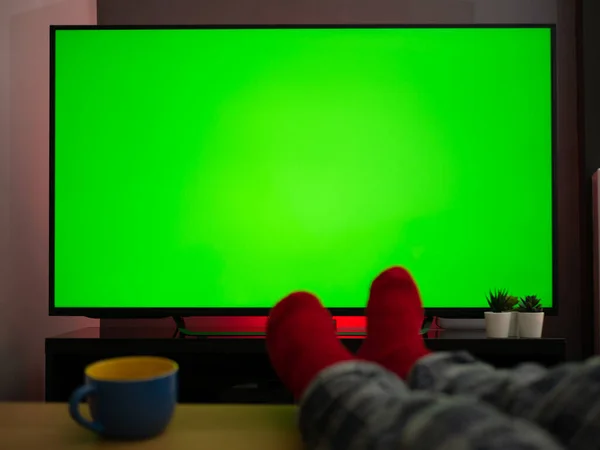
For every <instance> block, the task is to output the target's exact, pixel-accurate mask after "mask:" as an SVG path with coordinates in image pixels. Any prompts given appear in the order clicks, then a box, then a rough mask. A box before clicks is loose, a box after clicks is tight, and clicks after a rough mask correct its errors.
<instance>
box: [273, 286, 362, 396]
mask: <svg viewBox="0 0 600 450" xmlns="http://www.w3.org/2000/svg"><path fill="white" fill-rule="evenodd" d="M267 351H268V352H269V357H270V358H271V363H272V365H273V367H274V369H275V372H277V375H278V376H279V378H281V381H282V382H283V384H285V385H286V387H287V388H288V389H290V390H291V391H292V394H294V397H295V398H296V399H299V398H300V397H301V396H302V394H303V392H304V390H305V389H306V388H307V387H308V385H309V384H310V382H311V381H312V380H313V379H314V378H315V376H316V375H317V374H318V373H319V372H321V371H322V370H323V369H325V368H327V367H329V366H332V365H333V364H336V363H339V362H342V361H348V360H351V359H354V357H353V356H352V354H351V353H350V352H349V351H348V350H347V349H346V348H345V347H344V346H343V345H342V343H341V342H340V341H339V340H338V338H337V335H336V332H335V327H334V324H333V318H332V317H331V315H330V314H329V311H327V310H326V309H325V308H324V307H323V305H321V302H319V300H318V299H317V298H316V297H315V296H314V295H312V294H309V293H306V292H296V293H294V294H291V295H289V296H288V297H286V298H284V299H283V300H281V301H280V302H279V303H278V304H277V305H276V306H275V307H274V308H273V310H272V311H271V314H270V316H269V321H268V323H267Z"/></svg>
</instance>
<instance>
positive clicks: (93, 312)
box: [49, 23, 560, 319]
mask: <svg viewBox="0 0 600 450" xmlns="http://www.w3.org/2000/svg"><path fill="white" fill-rule="evenodd" d="M327 28H334V29H340V28H423V29H431V28H441V29H444V28H445V29H452V28H473V29H477V28H507V29H523V28H545V29H548V30H549V31H550V33H551V65H552V67H551V77H552V93H551V95H552V156H551V161H552V162H551V163H552V182H551V184H552V296H553V301H552V306H551V307H549V308H545V309H544V311H545V313H546V314H547V315H551V316H554V315H557V314H558V307H559V304H560V301H559V299H558V298H557V293H558V289H557V281H558V280H557V260H558V258H557V249H558V245H557V236H558V233H557V230H556V225H557V212H556V199H557V192H556V191H557V189H556V160H557V158H556V150H557V124H556V120H557V114H556V101H557V95H556V89H557V83H556V24H501V23H498V24H406V25H402V24H381V23H380V24H318V25H295V24H278V25H235V24H234V25H226V24H216V25H156V26H155V25H51V26H50V64H49V69H50V116H49V117H50V120H49V125H50V126H49V163H50V167H49V169H50V181H49V202H50V208H49V232H50V233H49V315H50V316H84V317H90V318H100V319H120V318H162V317H172V316H180V317H195V316H209V317H240V316H255V317H261V316H266V315H268V313H269V311H270V308H115V307H111V308H70V307H56V306H55V304H54V250H55V242H54V237H55V236H54V205H55V198H54V194H55V191H54V182H55V129H54V128H55V117H54V114H55V111H54V107H55V57H56V55H55V43H56V41H55V37H56V32H57V31H60V30H169V29H200V30H202V29H207V30H210V29H215V30H221V29H327ZM382 269H383V268H382ZM483 295H485V293H482V296H483ZM366 300H367V299H366V298H365V303H366ZM329 310H330V311H331V313H332V314H333V315H334V316H362V315H364V308H330V309H329ZM487 310H488V309H487V308H464V307H460V308H426V309H425V312H426V315H427V316H430V317H434V316H435V317H443V318H461V319H462V318H483V316H484V314H483V313H484V312H485V311H487Z"/></svg>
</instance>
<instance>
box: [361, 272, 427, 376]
mask: <svg viewBox="0 0 600 450" xmlns="http://www.w3.org/2000/svg"><path fill="white" fill-rule="evenodd" d="M423 318H424V313H423V306H422V304H421V297H420V296H419V291H418V289H417V286H416V285H415V282H414V281H413V279H412V277H411V275H410V274H409V273H408V272H407V271H406V270H405V269H402V268H400V267H392V268H391V269H388V270H386V271H385V272H383V273H382V274H380V275H379V276H378V277H377V278H376V279H375V281H373V284H372V285H371V294H370V296H369V303H368V305H367V338H366V339H365V342H364V343H363V345H362V346H361V348H360V350H359V351H358V357H360V358H363V359H367V360H369V361H373V362H376V363H378V364H380V365H382V366H383V367H385V368H386V369H388V370H390V371H392V372H394V373H396V374H397V375H398V376H399V377H401V378H403V379H404V378H406V376H407V375H408V372H409V371H410V369H411V368H412V366H413V364H414V363H415V362H416V361H417V360H418V359H420V358H421V357H423V356H425V355H427V354H428V353H429V350H427V348H426V347H425V343H424V342H423V338H422V337H421V336H420V334H419V332H420V330H421V326H422V324H423Z"/></svg>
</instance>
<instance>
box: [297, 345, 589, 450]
mask: <svg viewBox="0 0 600 450" xmlns="http://www.w3.org/2000/svg"><path fill="white" fill-rule="evenodd" d="M299 424H300V430H301V433H302V436H303V439H304V441H305V443H306V445H307V446H308V447H309V448H311V449H332V450H338V449H339V450H342V449H343V450H353V449H361V450H362V449H373V450H375V449H398V450H403V449H406V450H496V449H502V450H525V449H527V450H560V449H563V450H564V449H569V450H593V449H600V358H592V359H589V360H587V361H586V362H583V363H572V364H571V363H570V364H564V365H561V366H557V367H556V368H553V369H546V368H543V367H541V366H538V365H534V364H524V365H521V366H518V367H516V368H514V369H506V370H503V369H495V368H493V367H491V366H489V365H487V364H485V363H483V362H480V361H478V360H476V359H475V358H473V357H472V356H470V355H469V354H467V353H464V352H458V353H433V354H431V355H428V356H426V357H424V358H422V359H421V360H420V361H418V362H417V363H416V364H415V366H414V367H413V369H412V370H411V373H410V376H409V379H408V380H407V382H406V383H405V382H403V381H402V380H400V379H399V378H398V377H397V376H396V375H394V374H392V373H390V372H388V371H386V370H385V369H383V368H382V367H380V366H378V365H376V364H372V363H369V362H365V361H351V362H343V363H339V364H336V365H334V366H332V367H329V368H327V369H325V370H323V371H322V372H321V373H320V374H319V375H318V376H317V377H316V379H315V380H314V381H313V382H312V383H311V385H310V386H309V387H308V389H307V391H306V392H305V394H304V395H303V398H302V399H301V402H300V416H299Z"/></svg>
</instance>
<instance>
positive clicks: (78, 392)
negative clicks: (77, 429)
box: [69, 384, 104, 433]
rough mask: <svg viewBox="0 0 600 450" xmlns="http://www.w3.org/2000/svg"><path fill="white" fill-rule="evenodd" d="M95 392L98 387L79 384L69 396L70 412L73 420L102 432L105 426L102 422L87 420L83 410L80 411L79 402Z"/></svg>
mask: <svg viewBox="0 0 600 450" xmlns="http://www.w3.org/2000/svg"><path fill="white" fill-rule="evenodd" d="M94 392H96V388H95V387H94V386H91V385H89V384H84V385H83V386H79V387H78V388H77V389H75V390H74V391H73V393H72V394H71V397H70V398H69V414H70V415H71V417H72V418H73V420H74V421H75V422H77V423H78V424H79V425H81V426H82V427H83V428H87V429H88V430H92V431H95V432H96V433H102V431H103V429H104V427H103V426H102V425H101V424H100V422H96V421H91V420H87V419H86V418H85V417H83V416H82V415H81V411H79V404H80V403H81V402H82V401H83V399H84V398H86V397H87V396H89V395H92V394H93V393H94Z"/></svg>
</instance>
